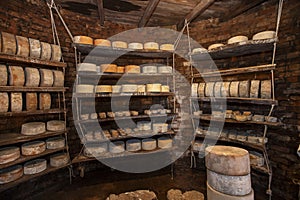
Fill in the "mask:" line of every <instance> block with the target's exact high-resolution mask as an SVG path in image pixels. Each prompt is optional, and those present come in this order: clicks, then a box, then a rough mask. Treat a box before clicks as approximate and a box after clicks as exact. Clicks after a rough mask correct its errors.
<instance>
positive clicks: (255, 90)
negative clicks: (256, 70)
mask: <svg viewBox="0 0 300 200" xmlns="http://www.w3.org/2000/svg"><path fill="white" fill-rule="evenodd" d="M259 87H260V80H252V81H251V86H250V98H258V95H259Z"/></svg>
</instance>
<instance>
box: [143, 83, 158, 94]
mask: <svg viewBox="0 0 300 200" xmlns="http://www.w3.org/2000/svg"><path fill="white" fill-rule="evenodd" d="M146 90H147V92H160V91H161V84H160V83H154V84H146Z"/></svg>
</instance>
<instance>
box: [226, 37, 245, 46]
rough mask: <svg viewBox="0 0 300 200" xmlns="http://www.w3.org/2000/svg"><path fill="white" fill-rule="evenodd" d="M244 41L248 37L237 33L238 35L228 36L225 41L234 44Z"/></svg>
mask: <svg viewBox="0 0 300 200" xmlns="http://www.w3.org/2000/svg"><path fill="white" fill-rule="evenodd" d="M246 41H248V37H247V36H243V35H238V36H234V37H232V38H230V39H229V40H228V41H227V43H228V44H234V43H239V42H246Z"/></svg>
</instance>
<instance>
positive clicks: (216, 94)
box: [214, 82, 223, 97]
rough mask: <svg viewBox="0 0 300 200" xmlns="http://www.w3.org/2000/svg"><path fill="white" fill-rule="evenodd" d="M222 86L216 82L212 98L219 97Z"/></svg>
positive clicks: (221, 83)
mask: <svg viewBox="0 0 300 200" xmlns="http://www.w3.org/2000/svg"><path fill="white" fill-rule="evenodd" d="M222 86H223V82H216V83H215V87H214V96H215V97H221V89H222Z"/></svg>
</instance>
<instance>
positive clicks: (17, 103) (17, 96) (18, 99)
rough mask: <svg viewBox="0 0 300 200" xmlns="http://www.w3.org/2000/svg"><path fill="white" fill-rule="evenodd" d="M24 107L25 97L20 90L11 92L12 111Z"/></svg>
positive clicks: (19, 110) (18, 110) (20, 109)
mask: <svg viewBox="0 0 300 200" xmlns="http://www.w3.org/2000/svg"><path fill="white" fill-rule="evenodd" d="M22 107H23V97H22V93H20V92H12V93H11V94H10V109H11V111H12V112H21V111H22Z"/></svg>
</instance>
